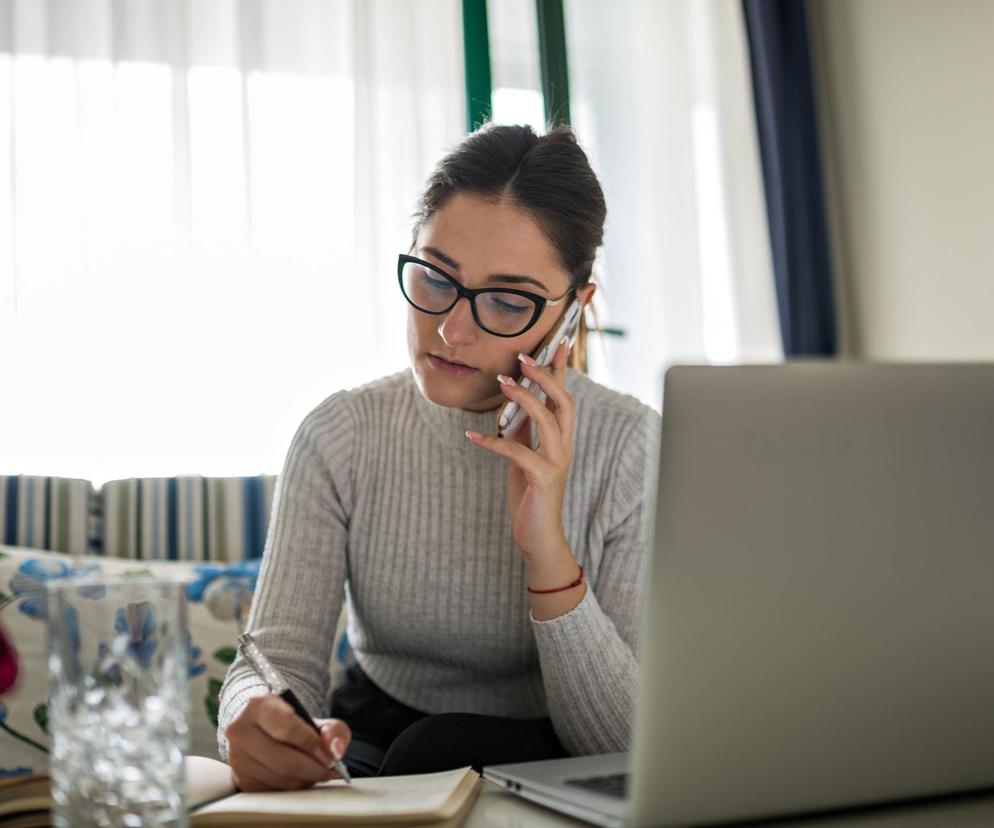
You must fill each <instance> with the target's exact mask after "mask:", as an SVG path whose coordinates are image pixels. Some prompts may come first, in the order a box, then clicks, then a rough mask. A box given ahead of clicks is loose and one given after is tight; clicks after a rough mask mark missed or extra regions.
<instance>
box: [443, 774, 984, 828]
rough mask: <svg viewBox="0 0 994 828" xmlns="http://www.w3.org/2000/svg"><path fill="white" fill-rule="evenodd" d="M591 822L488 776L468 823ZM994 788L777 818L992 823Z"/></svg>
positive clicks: (835, 826) (806, 825)
mask: <svg viewBox="0 0 994 828" xmlns="http://www.w3.org/2000/svg"><path fill="white" fill-rule="evenodd" d="M587 824H588V823H585V822H580V821H578V820H575V819H571V818H570V817H567V816H563V815H561V814H557V813H556V812H554V811H550V810H548V809H546V808H542V807H541V806H539V805H535V804H533V803H531V802H528V801H527V800H525V799H522V798H521V797H518V796H515V795H514V794H510V793H508V792H507V791H505V790H504V789H503V788H501V787H499V786H498V785H495V784H494V783H492V782H488V781H486V780H485V781H484V782H483V788H482V789H481V791H480V795H479V797H478V798H477V800H476V802H475V803H474V805H473V810H472V811H470V814H469V816H468V817H467V819H466V821H465V822H464V823H463V826H464V828H565V827H566V826H580V825H587ZM992 826H994V792H992V793H991V794H990V795H987V796H984V797H971V798H957V799H949V800H944V801H940V802H932V803H929V804H927V805H916V806H907V805H905V806H898V807H889V808H875V809H868V810H862V811H851V812H849V813H847V814H842V815H836V816H831V817H818V818H813V819H800V820H791V821H789V822H777V823H776V828H992Z"/></svg>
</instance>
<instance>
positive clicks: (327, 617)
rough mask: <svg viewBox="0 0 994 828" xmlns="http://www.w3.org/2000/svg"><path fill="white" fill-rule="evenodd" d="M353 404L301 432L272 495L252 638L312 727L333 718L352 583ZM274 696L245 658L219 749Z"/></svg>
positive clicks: (229, 683) (312, 417)
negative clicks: (341, 620)
mask: <svg viewBox="0 0 994 828" xmlns="http://www.w3.org/2000/svg"><path fill="white" fill-rule="evenodd" d="M354 439H355V429H354V428H353V422H352V418H351V416H350V413H349V410H348V407H347V399H346V398H345V397H344V394H336V395H334V396H332V397H330V398H329V399H328V400H326V401H325V402H324V403H322V404H321V405H320V406H318V407H317V408H316V409H314V411H312V412H311V413H310V414H309V415H308V416H307V417H306V418H305V419H304V422H303V423H302V424H301V425H300V427H299V428H298V429H297V433H296V434H295V435H294V438H293V440H292V441H291V443H290V448H289V450H288V452H287V457H286V462H285V463H284V466H283V471H282V473H281V474H280V478H279V480H278V482H277V486H276V490H275V492H274V495H273V508H272V515H271V520H270V528H269V532H268V535H267V538H266V547H265V550H264V552H263V557H262V564H261V566H260V569H259V579H258V582H257V584H256V589H255V594H254V596H253V599H252V606H251V608H250V610H249V616H248V620H247V622H246V627H245V628H246V630H249V631H250V632H251V633H252V634H253V636H255V639H256V641H257V642H258V644H259V647H260V649H261V650H262V651H263V652H264V653H266V655H267V656H268V657H269V659H270V660H271V661H272V662H273V664H274V666H275V667H276V668H277V669H278V670H279V671H280V672H281V673H282V674H283V676H284V678H285V679H286V680H287V682H288V683H289V684H290V686H291V688H292V689H293V691H294V693H295V694H296V695H297V696H298V698H299V699H300V701H301V702H302V703H303V705H304V707H305V708H307V711H308V712H309V713H310V714H311V716H313V717H316V718H317V717H324V716H327V714H328V711H327V696H328V690H329V684H330V671H329V665H330V661H331V654H332V648H333V647H334V641H333V640H332V639H333V637H334V633H335V627H336V624H337V621H338V615H339V612H340V611H341V606H342V595H343V587H344V584H345V574H346V545H347V534H348V515H349V513H350V510H351V506H350V500H351V487H350V484H349V480H350V458H351V452H352V445H353V442H354ZM267 692H268V688H267V687H266V685H265V684H264V683H263V682H262V680H261V679H259V678H258V676H257V675H256V674H255V672H254V671H253V670H252V668H251V667H250V666H249V665H248V663H247V662H246V661H245V660H244V659H243V658H242V657H241V655H239V656H238V657H237V658H236V659H235V661H234V662H233V663H232V665H231V667H230V668H229V669H228V674H227V677H226V678H225V681H224V685H223V687H222V688H221V694H220V700H219V710H218V748H219V752H220V755H221V758H222V759H225V760H227V758H228V740H227V738H226V737H225V735H224V734H225V731H226V730H227V728H228V725H229V724H231V722H232V721H234V720H235V719H236V718H237V717H238V715H239V714H240V713H241V711H242V710H243V709H244V707H245V705H246V704H247V703H248V701H249V699H251V698H252V697H253V696H259V695H264V694H265V693H267Z"/></svg>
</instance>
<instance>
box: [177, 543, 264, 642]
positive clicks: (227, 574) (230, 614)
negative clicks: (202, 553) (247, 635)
mask: <svg viewBox="0 0 994 828" xmlns="http://www.w3.org/2000/svg"><path fill="white" fill-rule="evenodd" d="M260 563H261V560H260V559H258V558H255V559H253V560H250V561H241V562H240V563H236V564H230V565H228V566H198V567H196V571H197V574H198V578H197V580H195V581H193V582H191V583H190V584H189V585H188V586H187V588H186V597H187V599H188V600H190V601H192V602H194V603H199V602H201V601H203V602H204V603H205V604H206V605H207V609H208V610H209V611H210V613H211V615H213V616H214V617H215V618H217V619H219V620H221V621H230V620H232V619H234V620H235V621H236V622H237V623H238V624H239V626H241V624H242V623H243V622H244V621H245V618H246V616H247V615H248V608H249V606H250V605H251V603H252V594H253V593H254V592H255V583H256V580H257V579H258V577H259V564H260Z"/></svg>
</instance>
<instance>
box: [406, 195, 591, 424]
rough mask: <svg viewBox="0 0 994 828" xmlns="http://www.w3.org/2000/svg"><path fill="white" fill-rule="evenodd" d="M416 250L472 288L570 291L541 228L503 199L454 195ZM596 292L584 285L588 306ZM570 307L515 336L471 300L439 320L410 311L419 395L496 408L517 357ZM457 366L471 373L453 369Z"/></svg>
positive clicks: (552, 310) (549, 310)
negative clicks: (494, 327) (487, 327)
mask: <svg viewBox="0 0 994 828" xmlns="http://www.w3.org/2000/svg"><path fill="white" fill-rule="evenodd" d="M411 253H412V255H414V256H417V257H418V258H419V259H424V260H425V261H427V262H431V263H432V264H433V265H435V266H436V267H438V268H439V269H441V270H443V271H445V272H446V273H448V274H449V275H450V276H452V277H453V278H454V279H456V280H457V281H459V282H460V283H461V284H462V285H463V286H465V287H467V288H481V287H499V286H500V285H501V284H504V285H506V286H509V287H514V288H517V289H519V290H527V291H530V292H532V293H535V294H537V295H539V296H545V297H548V298H550V299H555V298H557V297H559V296H562V294H564V293H565V292H566V291H567V290H568V288H569V286H570V280H569V276H568V275H567V274H566V272H565V271H564V270H563V269H562V267H561V266H560V265H559V263H558V261H557V259H556V254H555V250H554V249H553V247H552V245H551V244H550V243H549V241H548V240H547V239H546V238H545V235H544V234H543V233H542V230H541V229H540V228H539V226H538V224H536V222H535V221H534V219H532V218H531V217H530V216H528V215H527V214H526V213H523V212H522V211H520V210H519V209H517V208H516V207H513V206H511V205H510V204H508V203H507V202H505V201H501V202H491V201H487V200H485V199H482V198H479V197H477V196H473V195H469V194H466V193H456V194H455V195H454V196H452V198H450V199H449V201H448V202H447V203H446V204H445V206H444V207H442V208H441V209H440V210H439V211H438V212H436V213H435V215H433V216H432V217H431V219H429V220H428V221H427V222H425V224H424V225H423V226H422V228H421V232H420V233H419V234H418V239H417V242H416V244H415V247H414V250H412V251H411ZM497 274H502V275H505V276H507V275H513V276H527V277H529V278H530V279H533V280H534V282H528V283H517V284H512V283H511V282H510V281H504V282H502V281H500V280H499V279H498V278H494V279H493V280H491V277H496V276H497ZM593 291H594V286H593V285H586V286H585V287H584V288H582V289H581V290H580V291H578V295H579V296H580V298H581V299H582V300H583V301H584V303H586V302H588V301H589V300H590V297H591V296H592V294H593ZM567 304H568V303H567V302H565V301H563V302H560V303H558V304H556V305H553V306H552V307H549V306H548V305H547V306H546V307H545V309H544V310H543V312H542V315H541V316H540V317H539V319H538V321H537V322H536V323H535V324H534V325H533V326H532V327H531V328H529V329H528V330H527V331H525V332H524V333H523V334H521V335H520V336H514V337H500V336H493V335H492V334H489V333H487V332H486V331H484V330H483V329H482V328H480V327H479V326H478V325H477V324H476V320H475V319H473V311H472V308H470V306H469V302H468V301H467V300H465V299H460V300H459V301H458V302H456V304H455V306H454V307H453V308H452V309H451V310H450V311H449V312H448V313H445V314H442V315H440V316H433V315H431V314H427V313H423V312H421V311H419V310H417V309H416V308H414V307H408V317H407V343H408V351H409V353H410V356H411V366H412V368H413V369H414V376H415V378H416V379H417V382H418V387H419V388H420V389H421V393H422V394H424V396H425V397H427V398H428V399H429V400H431V401H432V402H434V403H437V404H438V405H445V406H451V407H457V408H463V409H467V410H469V411H489V410H491V409H495V408H498V407H499V406H500V404H501V403H502V402H503V401H504V399H505V397H504V395H503V394H502V393H501V391H500V385H499V383H498V382H497V375H498V374H508V375H509V376H512V377H517V376H518V375H519V373H520V372H519V370H518V365H519V363H518V354H519V353H525V354H530V353H531V352H532V351H533V350H534V349H535V348H537V347H538V345H539V343H540V342H541V341H542V339H543V338H544V337H545V335H546V334H547V333H549V331H550V330H551V329H552V328H553V327H554V326H555V324H556V322H557V321H558V319H559V317H560V316H561V315H562V313H563V311H565V309H566V306H567ZM452 362H456V363H461V364H462V365H463V366H467V368H464V369H462V370H460V369H458V368H453V366H452V365H451V363H452Z"/></svg>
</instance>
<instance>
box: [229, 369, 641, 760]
mask: <svg viewBox="0 0 994 828" xmlns="http://www.w3.org/2000/svg"><path fill="white" fill-rule="evenodd" d="M566 387H567V389H568V390H569V392H570V393H571V394H572V395H573V397H574V398H575V400H576V428H575V432H574V435H575V436H574V456H573V465H572V467H571V469H570V474H569V479H568V482H567V489H566V493H565V500H564V506H563V525H564V527H565V531H566V537H567V539H568V540H569V543H570V547H571V549H572V550H573V554H574V555H575V556H576V558H577V560H578V561H579V562H580V563H581V564H582V565H583V567H584V570H585V572H586V576H587V580H588V589H587V593H586V596H585V597H584V598H583V600H582V601H581V602H580V604H579V605H578V606H577V607H575V608H574V609H573V610H571V611H570V612H568V613H566V614H565V615H562V616H560V617H558V618H554V619H551V620H548V621H536V620H535V619H534V618H533V617H532V616H531V613H530V611H529V604H528V594H527V592H526V590H525V586H526V583H525V569H524V564H523V562H522V559H521V554H520V552H519V551H518V549H517V547H516V546H515V543H514V539H513V537H512V533H511V522H510V518H509V517H508V515H507V493H506V482H507V461H506V460H505V459H504V458H502V457H498V456H496V455H493V454H491V453H489V452H487V451H486V450H485V449H482V448H480V447H479V446H475V445H473V444H471V443H470V442H469V440H467V439H466V437H465V436H464V432H465V431H466V429H474V430H477V431H482V432H484V433H491V434H492V433H494V412H485V413H473V412H468V411H463V410H461V409H455V408H446V407H443V406H439V405H436V404H434V403H432V402H430V401H429V400H427V399H426V398H425V397H424V396H423V395H422V394H421V393H420V391H419V390H418V387H417V385H416V384H415V381H414V377H413V374H412V372H411V371H410V370H409V369H408V370H406V371H403V372H401V373H398V374H395V375H393V376H389V377H385V378H383V379H380V380H377V381H375V382H372V383H370V384H368V385H365V386H363V387H361V388H357V389H354V390H350V391H341V392H339V393H336V394H334V395H332V396H331V397H329V398H328V399H327V400H325V401H324V402H323V403H321V404H320V405H319V406H318V407H317V408H315V409H314V410H313V411H312V412H311V413H310V414H309V415H308V416H307V417H306V418H305V419H304V422H303V423H302V424H301V426H300V428H299V429H298V430H297V433H296V435H295V436H294V438H293V440H292V442H291V444H290V449H289V451H288V453H287V458H286V462H285V464H284V467H283V472H282V474H281V475H280V478H279V481H278V483H277V486H276V492H275V495H274V501H273V511H272V519H271V521H270V528H269V534H268V537H267V539H266V548H265V552H264V555H263V561H262V566H261V569H260V573H259V581H258V584H257V587H256V592H255V597H254V600H253V602H252V608H251V611H250V613H249V618H248V622H247V627H246V628H247V629H249V630H251V631H252V632H253V633H254V634H255V635H256V638H257V640H258V643H259V646H260V647H261V648H262V649H263V651H264V652H266V653H267V655H269V656H270V658H271V659H272V661H273V662H274V663H275V665H276V666H277V667H278V668H280V669H281V671H282V672H283V673H284V675H285V676H286V678H287V680H288V681H289V682H290V684H291V685H292V686H293V688H294V691H295V692H296V693H297V695H298V696H299V697H300V700H301V701H302V702H303V704H304V706H305V707H306V708H307V709H308V710H309V711H310V713H311V715H313V716H316V717H323V716H327V715H328V712H329V682H330V677H329V669H328V665H329V661H330V657H331V648H332V647H333V644H334V642H333V641H332V638H333V636H334V631H335V625H336V622H337V619H338V615H339V612H340V609H341V601H342V594H343V586H344V588H345V595H346V607H347V616H348V636H349V641H350V642H351V644H352V647H353V649H354V651H355V656H356V659H357V661H358V662H359V664H360V665H361V666H362V669H363V670H364V671H365V672H366V673H367V674H368V675H369V677H370V678H371V679H372V680H373V681H374V682H375V683H376V684H377V685H378V686H379V687H381V688H382V689H383V690H384V691H386V692H387V693H388V694H390V695H391V696H393V697H394V698H395V699H397V700H399V701H401V702H403V703H404V704H407V705H409V706H411V707H414V708H416V709H418V710H422V711H425V712H428V713H441V712H472V713H484V714H489V715H495V716H509V717H514V718H531V717H541V716H546V715H547V716H550V717H551V719H552V724H553V727H554V728H555V731H556V733H557V735H558V736H559V739H560V741H561V742H562V743H563V745H564V747H565V748H566V749H567V750H568V751H569V752H570V753H571V754H574V755H582V754H590V753H601V752H613V751H621V750H627V749H628V747H629V732H630V729H631V724H632V718H633V714H634V709H635V698H636V692H637V685H638V666H637V664H636V660H635V657H634V655H633V653H635V652H637V635H638V627H639V610H640V599H641V594H642V584H643V579H642V571H643V565H644V562H645V560H646V546H645V544H646V538H647V529H648V525H649V515H650V514H651V511H650V509H649V507H648V505H647V504H648V499H649V497H651V489H652V486H650V485H647V484H649V483H651V482H654V481H651V479H650V475H649V474H648V472H649V470H650V469H652V468H653V467H654V461H655V451H656V450H655V446H656V445H657V440H658V427H659V417H658V415H657V414H656V413H655V412H654V411H653V410H652V409H650V408H649V407H647V406H645V405H643V404H642V403H640V402H639V401H638V400H636V399H634V398H633V397H629V396H625V395H622V394H619V393H617V392H614V391H611V390H609V389H607V388H604V387H603V386H600V385H598V384H597V383H595V382H593V381H592V380H590V379H589V378H588V377H586V376H585V375H583V374H581V373H578V372H576V371H573V370H572V369H569V372H568V376H567V382H566ZM265 691H266V688H265V686H264V685H263V684H262V683H261V682H260V681H259V680H258V679H257V678H256V677H255V676H254V674H253V673H252V671H251V669H250V668H249V667H248V665H247V664H246V663H245V662H244V660H243V659H241V658H240V657H239V658H238V659H237V660H236V661H235V662H234V664H232V665H231V668H230V669H229V671H228V675H227V678H226V680H225V683H224V687H223V689H222V691H221V703H220V715H219V728H218V733H219V744H220V749H221V754H222V756H224V757H226V756H227V740H226V739H225V738H224V731H225V729H226V728H227V726H228V724H229V723H230V722H231V721H232V720H233V719H234V718H235V717H237V715H238V714H239V713H240V712H241V710H242V709H243V707H244V706H245V704H246V702H247V701H248V699H249V698H250V697H252V696H254V695H258V694H261V693H264V692H265Z"/></svg>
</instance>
